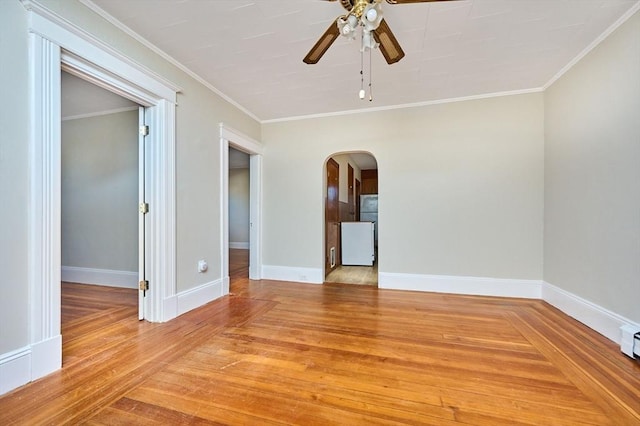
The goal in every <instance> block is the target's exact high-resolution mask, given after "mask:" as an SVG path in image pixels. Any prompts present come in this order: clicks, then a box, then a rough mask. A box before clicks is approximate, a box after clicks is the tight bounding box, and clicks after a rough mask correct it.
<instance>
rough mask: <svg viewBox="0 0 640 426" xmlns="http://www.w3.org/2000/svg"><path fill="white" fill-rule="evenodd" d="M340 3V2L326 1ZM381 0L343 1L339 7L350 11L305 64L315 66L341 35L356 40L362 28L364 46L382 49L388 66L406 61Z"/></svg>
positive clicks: (400, 1)
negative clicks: (359, 29) (384, 16)
mask: <svg viewBox="0 0 640 426" xmlns="http://www.w3.org/2000/svg"><path fill="white" fill-rule="evenodd" d="M326 1H337V0H326ZM386 1H387V3H389V4H407V3H430V2H439V1H455V0H386ZM381 3H382V0H340V4H341V5H342V7H344V8H345V10H346V11H347V12H348V13H347V14H346V15H343V16H339V17H338V18H337V19H336V20H335V22H333V23H332V24H331V25H330V26H329V28H327V31H325V33H324V34H322V36H321V37H320V39H319V40H318V41H317V42H316V44H315V45H314V46H313V47H312V48H311V50H310V51H309V53H307V56H305V57H304V59H303V62H305V63H307V64H316V63H318V61H319V60H320V58H322V56H323V55H324V54H325V53H326V51H327V50H328V49H329V47H331V45H332V44H333V42H334V41H336V39H337V38H338V36H339V35H343V36H344V37H347V38H349V39H354V38H355V36H356V30H357V29H358V27H362V47H361V51H364V50H365V49H367V48H368V49H373V48H376V47H378V46H379V47H380V51H381V52H382V55H383V56H384V59H385V60H386V61H387V63H388V64H394V63H396V62H398V61H399V60H400V59H402V58H404V51H403V50H402V47H400V43H398V40H397V39H396V37H395V36H394V35H393V33H392V32H391V29H390V28H389V26H388V25H387V23H386V22H385V20H384V18H383V16H382V15H383V14H382V4H381Z"/></svg>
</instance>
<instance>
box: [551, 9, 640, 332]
mask: <svg viewBox="0 0 640 426" xmlns="http://www.w3.org/2000/svg"><path fill="white" fill-rule="evenodd" d="M545 123H546V124H545V125H546V144H545V168H546V176H545V233H544V241H545V244H544V253H545V256H544V280H545V281H546V282H548V283H550V284H552V285H554V286H557V287H560V288H561V289H563V290H566V291H568V292H571V293H573V294H575V295H577V296H579V297H581V298H583V299H585V300H587V301H589V302H591V303H595V304H597V305H599V306H601V307H604V308H605V309H608V310H610V311H612V312H615V313H617V314H618V315H622V316H625V317H627V318H628V319H631V320H633V321H635V322H637V323H640V308H639V307H638V306H639V305H638V303H639V301H640V13H636V14H635V16H633V17H632V18H631V19H630V20H629V21H627V23H625V24H624V25H623V26H622V27H620V28H619V29H618V30H617V31H616V32H614V33H613V34H612V35H611V36H610V37H608V38H607V39H606V40H605V41H604V42H603V43H602V44H600V45H599V46H598V47H597V48H596V49H595V50H594V51H592V52H591V53H590V54H589V55H587V56H586V57H585V58H583V59H582V60H581V61H580V62H579V63H578V64H577V65H576V66H574V67H573V68H572V69H571V70H570V71H569V72H568V73H566V74H565V75H564V76H563V77H562V78H561V79H560V80H559V81H557V82H556V83H555V84H553V85H552V86H551V87H550V88H549V89H548V90H547V91H546V93H545Z"/></svg>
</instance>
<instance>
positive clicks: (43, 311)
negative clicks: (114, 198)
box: [29, 34, 62, 380]
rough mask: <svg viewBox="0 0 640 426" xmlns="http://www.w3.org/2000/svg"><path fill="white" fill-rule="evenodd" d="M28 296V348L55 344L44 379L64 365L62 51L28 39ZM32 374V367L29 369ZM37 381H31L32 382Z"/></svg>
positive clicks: (35, 38)
mask: <svg viewBox="0 0 640 426" xmlns="http://www.w3.org/2000/svg"><path fill="white" fill-rule="evenodd" d="M29 55H30V61H29V66H30V72H29V76H30V90H29V92H30V93H29V96H30V108H31V114H30V138H29V157H30V160H29V172H30V176H31V186H30V192H31V193H30V206H29V215H30V216H29V253H30V255H29V293H30V306H31V312H30V317H31V322H30V338H29V342H30V344H31V345H37V344H39V343H40V342H44V341H54V342H57V343H59V347H57V348H54V352H57V354H52V356H51V357H42V358H44V360H45V362H46V365H40V366H38V368H37V370H38V371H39V372H41V374H42V375H44V374H48V373H50V372H53V371H55V370H57V369H59V368H60V367H61V366H62V363H61V354H62V340H61V338H60V337H61V335H60V275H61V272H60V269H61V249H60V247H61V245H60V242H61V229H60V209H61V201H60V200H61V178H60V176H61V143H60V140H61V115H60V96H61V95H60V47H59V46H58V45H56V44H54V43H51V42H50V41H49V40H46V39H44V38H42V37H40V36H38V35H36V34H31V35H30V52H29ZM32 370H34V368H32ZM37 377H39V375H38V376H35V377H31V379H32V380H33V379H35V378H37Z"/></svg>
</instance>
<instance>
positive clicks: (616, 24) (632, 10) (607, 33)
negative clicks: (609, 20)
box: [542, 2, 640, 91]
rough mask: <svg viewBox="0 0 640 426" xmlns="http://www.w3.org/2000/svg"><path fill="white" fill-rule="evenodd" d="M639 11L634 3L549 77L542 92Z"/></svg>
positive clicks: (638, 6)
mask: <svg viewBox="0 0 640 426" xmlns="http://www.w3.org/2000/svg"><path fill="white" fill-rule="evenodd" d="M639 10H640V2H638V3H636V4H635V5H633V6H632V7H631V8H630V9H629V10H627V11H626V12H625V14H624V15H622V16H621V17H620V18H619V19H618V20H617V21H616V22H614V23H613V24H611V26H609V28H607V29H606V30H604V32H603V33H602V34H600V36H598V37H597V38H596V39H595V40H594V41H593V42H591V44H589V45H588V46H587V47H585V48H584V50H583V51H582V52H580V53H578V55H577V56H576V57H575V58H573V59H572V60H571V61H569V63H568V64H567V65H565V66H564V67H563V68H562V69H561V70H560V71H558V72H557V73H556V74H555V75H554V76H553V77H551V80H549V81H548V82H547V83H546V84H545V85H544V86H542V90H543V91H545V90H547V89H548V88H549V87H551V85H553V83H555V82H556V81H558V80H559V79H560V78H561V77H562V76H563V75H565V74H566V73H567V72H568V71H569V70H570V69H571V68H573V67H574V66H575V65H576V64H577V63H578V62H580V61H581V60H582V58H584V57H585V56H587V55H588V54H589V53H590V52H591V51H592V50H593V49H595V48H596V47H598V46H599V45H600V43H602V42H603V41H604V40H605V39H607V38H608V37H609V36H610V35H611V34H612V33H613V32H614V31H615V30H617V29H618V28H620V27H621V26H622V24H624V23H625V22H627V21H628V20H629V18H631V17H632V16H633V15H635V13H636V12H637V11H639Z"/></svg>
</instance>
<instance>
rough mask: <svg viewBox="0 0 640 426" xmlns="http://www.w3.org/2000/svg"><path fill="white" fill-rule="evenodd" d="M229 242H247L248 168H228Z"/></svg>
mask: <svg viewBox="0 0 640 426" xmlns="http://www.w3.org/2000/svg"><path fill="white" fill-rule="evenodd" d="M229 243H247V244H248V243H249V169H229Z"/></svg>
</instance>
